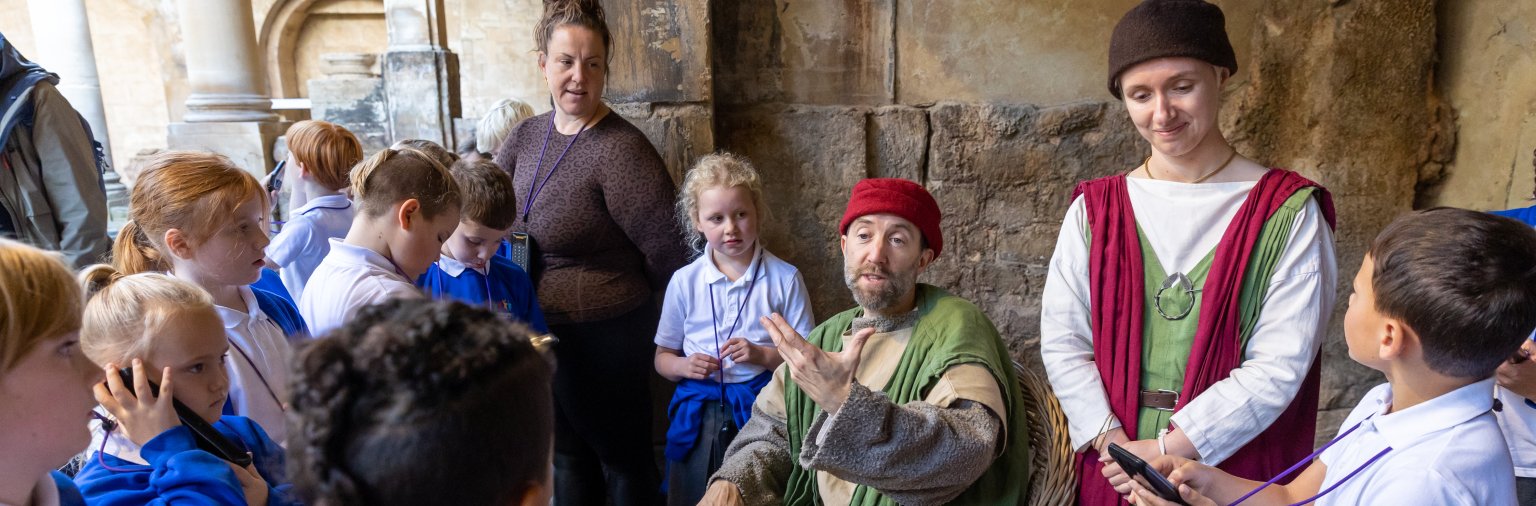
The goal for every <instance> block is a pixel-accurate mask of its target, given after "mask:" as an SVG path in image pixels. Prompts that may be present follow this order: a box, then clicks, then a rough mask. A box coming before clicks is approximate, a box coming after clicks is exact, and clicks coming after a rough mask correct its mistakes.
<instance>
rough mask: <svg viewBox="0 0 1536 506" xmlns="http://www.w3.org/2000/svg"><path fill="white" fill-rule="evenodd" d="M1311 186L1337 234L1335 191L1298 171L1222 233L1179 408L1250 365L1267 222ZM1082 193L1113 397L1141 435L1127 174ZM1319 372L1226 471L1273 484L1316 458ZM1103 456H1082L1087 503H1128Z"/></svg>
mask: <svg viewBox="0 0 1536 506" xmlns="http://www.w3.org/2000/svg"><path fill="white" fill-rule="evenodd" d="M1309 186H1310V187H1315V188H1317V190H1316V192H1315V193H1314V195H1315V196H1316V197H1317V201H1318V204H1319V207H1321V208H1322V210H1323V217H1324V219H1325V220H1327V222H1328V226H1329V227H1333V226H1334V221H1335V216H1334V209H1333V199H1332V197H1331V196H1330V195H1329V194H1328V191H1327V190H1326V189H1324V188H1323V187H1322V186H1321V185H1318V184H1317V183H1314V182H1312V181H1309V180H1307V179H1306V178H1304V177H1301V176H1300V175H1298V174H1296V173H1294V172H1291V171H1288V170H1283V169H1273V170H1270V171H1269V172H1267V173H1265V174H1264V176H1263V177H1262V178H1260V179H1259V182H1258V184H1257V185H1255V186H1254V187H1253V189H1252V190H1250V191H1249V193H1248V198H1247V199H1246V200H1244V201H1243V204H1242V206H1241V207H1239V208H1238V212H1237V215H1236V216H1234V217H1233V218H1232V222H1231V223H1230V224H1229V225H1228V226H1227V229H1226V232H1225V233H1223V234H1222V237H1221V242H1220V243H1219V244H1218V245H1217V246H1216V253H1215V257H1214V258H1212V263H1211V270H1210V274H1209V275H1208V276H1207V277H1206V281H1205V285H1204V286H1203V287H1202V297H1203V298H1202V300H1201V303H1200V321H1199V323H1198V324H1197V326H1196V331H1195V339H1194V344H1193V346H1192V347H1191V349H1190V360H1189V368H1188V369H1187V370H1186V372H1185V376H1184V386H1183V389H1182V391H1181V392H1180V394H1179V405H1178V406H1176V408H1175V410H1177V409H1182V408H1183V407H1184V404H1185V403H1187V402H1188V401H1189V400H1190V399H1194V398H1195V397H1197V396H1199V395H1200V394H1201V393H1203V392H1205V390H1206V389H1207V388H1209V387H1210V386H1211V385H1212V384H1215V383H1216V382H1217V381H1221V380H1222V379H1225V378H1226V377H1227V376H1228V375H1230V374H1231V372H1232V370H1233V369H1236V368H1237V367H1238V366H1239V365H1241V364H1242V361H1243V348H1242V342H1241V335H1240V329H1239V320H1240V319H1241V314H1240V313H1239V310H1238V303H1239V295H1240V294H1241V291H1242V286H1241V285H1242V281H1243V272H1244V271H1245V270H1246V269H1247V268H1248V262H1249V259H1250V258H1251V257H1252V253H1253V248H1254V245H1255V243H1256V242H1257V241H1258V238H1259V234H1260V233H1261V231H1262V230H1263V228H1264V223H1265V221H1267V220H1268V219H1269V218H1270V216H1271V215H1272V214H1274V212H1275V210H1276V209H1279V207H1280V205H1281V204H1282V203H1284V202H1285V200H1286V199H1288V198H1290V197H1291V195H1293V194H1295V192H1296V191H1297V190H1300V189H1302V188H1305V187H1309ZM1077 195H1082V196H1083V203H1084V205H1085V207H1086V211H1087V218H1088V229H1089V232H1090V236H1091V237H1092V240H1091V242H1090V246H1089V251H1088V282H1089V302H1090V305H1091V307H1092V308H1093V312H1092V314H1091V315H1090V325H1091V327H1092V329H1093V348H1094V349H1093V355H1094V360H1095V361H1096V362H1097V366H1098V369H1099V376H1100V377H1101V378H1102V379H1103V381H1104V388H1105V390H1106V392H1105V393H1106V394H1108V396H1109V403H1110V410H1111V411H1112V412H1113V413H1114V415H1115V417H1116V418H1117V419H1119V420H1120V422H1121V424H1122V425H1123V426H1124V428H1125V431H1126V433H1127V434H1129V435H1131V436H1132V437H1135V434H1136V421H1137V411H1138V408H1139V406H1138V396H1137V394H1138V393H1139V392H1140V390H1141V385H1140V383H1141V337H1142V319H1143V314H1142V313H1143V308H1144V305H1143V304H1144V303H1143V297H1144V296H1145V295H1144V293H1145V292H1144V290H1145V287H1144V277H1145V276H1144V273H1143V270H1142V269H1143V266H1142V262H1141V257H1142V252H1141V243H1140V240H1139V239H1138V238H1137V235H1136V216H1135V213H1134V211H1133V210H1132V209H1131V199H1130V196H1129V194H1128V193H1126V182H1125V176H1124V175H1118V176H1110V177H1105V178H1100V179H1095V180H1092V181H1085V182H1083V183H1080V184H1079V185H1078V186H1077V188H1076V189H1075V190H1073V198H1074V199H1075V198H1076V197H1077ZM1329 288H1331V287H1329ZM1319 365H1320V364H1318V361H1317V360H1315V359H1314V360H1313V364H1312V369H1311V370H1310V371H1308V373H1307V377H1306V379H1305V380H1304V381H1303V383H1302V385H1301V390H1300V391H1298V392H1297V395H1296V397H1295V398H1294V399H1292V401H1291V404H1290V405H1289V406H1288V407H1287V408H1286V409H1285V411H1284V412H1282V413H1281V415H1280V418H1279V419H1277V420H1276V421H1275V423H1273V424H1271V425H1270V426H1269V428H1267V429H1265V430H1264V431H1263V432H1262V433H1260V434H1259V435H1258V436H1257V437H1255V438H1254V439H1253V440H1252V441H1250V442H1249V443H1248V444H1247V445H1246V446H1244V447H1243V448H1242V449H1240V450H1238V451H1237V453H1235V454H1233V455H1232V456H1231V457H1230V458H1228V459H1227V460H1226V461H1224V462H1223V463H1222V464H1221V466H1219V467H1220V468H1221V469H1223V470H1225V471H1227V472H1229V473H1232V474H1234V475H1237V476H1241V477H1244V478H1248V479H1255V480H1260V481H1263V480H1268V479H1269V478H1270V477H1272V476H1274V475H1275V474H1278V473H1279V472H1280V471H1283V470H1285V468H1286V467H1289V466H1290V465H1291V464H1293V463H1295V462H1296V461H1298V460H1300V459H1302V458H1304V457H1306V456H1307V455H1308V454H1310V452H1311V449H1312V438H1313V435H1314V433H1315V431H1316V423H1317V422H1316V413H1317V394H1318V378H1319V374H1318V373H1319V370H1320V369H1319ZM1069 416H1070V415H1069ZM1098 459H1099V456H1098V452H1095V451H1093V450H1091V449H1090V450H1088V451H1087V452H1085V453H1083V454H1082V455H1080V456H1079V460H1078V473H1079V479H1078V503H1079V504H1084V505H1114V504H1121V498H1120V495H1119V494H1116V493H1115V491H1114V489H1113V488H1111V487H1110V486H1109V482H1108V481H1107V480H1105V479H1104V478H1103V474H1102V472H1101V468H1102V465H1101V464H1100V463H1099V461H1098Z"/></svg>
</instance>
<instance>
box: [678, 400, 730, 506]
mask: <svg viewBox="0 0 1536 506" xmlns="http://www.w3.org/2000/svg"><path fill="white" fill-rule="evenodd" d="M728 409H729V408H728V407H727V406H726V405H725V404H722V403H719V402H708V403H705V405H704V409H703V410H701V412H700V415H702V417H703V420H702V421H701V422H700V425H699V439H698V440H696V441H694V443H693V449H692V450H689V451H688V456H687V457H683V461H682V462H667V466H668V467H667V505H668V506H694V505H696V504H698V503H699V500H701V499H704V492H705V491H706V490H708V489H709V477H710V476H711V475H713V474H715V471H717V470H719V469H720V464H722V463H723V462H724V461H725V449H726V447H727V446H730V444H731V442H730V441H728V440H727V439H726V437H725V436H724V435H723V434H722V433H721V431H720V427H721V426H723V425H726V424H730V426H731V427H735V426H736V422H735V421H734V420H731V414H730V411H728Z"/></svg>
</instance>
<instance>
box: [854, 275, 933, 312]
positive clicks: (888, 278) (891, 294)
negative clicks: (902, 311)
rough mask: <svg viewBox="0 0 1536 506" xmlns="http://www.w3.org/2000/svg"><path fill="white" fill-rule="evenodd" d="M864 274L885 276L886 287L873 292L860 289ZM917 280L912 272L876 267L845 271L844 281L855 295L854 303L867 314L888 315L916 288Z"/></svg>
mask: <svg viewBox="0 0 1536 506" xmlns="http://www.w3.org/2000/svg"><path fill="white" fill-rule="evenodd" d="M864 274H878V275H881V276H885V283H884V285H885V287H884V288H880V289H875V290H872V291H866V290H864V289H863V288H860V287H859V285H858V281H859V276H862V275H864ZM916 280H917V276H916V275H915V274H913V273H911V272H894V271H889V270H886V269H881V268H879V267H875V266H868V267H864V268H862V269H860V268H855V267H846V268H844V269H843V281H844V283H845V284H847V285H848V291H849V292H850V293H852V294H853V301H854V302H856V303H858V305H859V307H862V308H864V310H865V311H866V312H871V311H872V312H876V313H881V314H884V313H886V312H887V310H889V309H891V308H893V307H895V306H896V304H899V303H900V302H901V297H902V296H903V295H906V293H907V291H908V290H911V289H912V288H913V287H914V286H916V284H917V281H916Z"/></svg>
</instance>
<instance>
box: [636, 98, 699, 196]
mask: <svg viewBox="0 0 1536 506" xmlns="http://www.w3.org/2000/svg"><path fill="white" fill-rule="evenodd" d="M612 107H613V110H614V111H615V112H617V113H619V115H621V116H624V119H627V120H629V122H630V123H633V124H634V125H635V127H636V128H639V129H640V131H641V132H644V133H645V136H646V137H647V138H649V139H650V140H651V144H654V145H656V151H658V152H660V153H661V159H662V161H664V162H666V164H667V172H668V173H669V174H671V176H672V180H673V181H675V182H678V183H681V182H682V181H683V175H684V174H686V173H687V172H688V169H689V168H690V167H692V166H693V163H694V162H696V161H698V159H699V157H702V156H704V155H707V154H710V153H713V152H714V151H715V134H714V113H713V112H712V111H710V108H709V107H708V106H706V105H703V104H651V103H630V104H613V105H612Z"/></svg>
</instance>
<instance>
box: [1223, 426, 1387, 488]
mask: <svg viewBox="0 0 1536 506" xmlns="http://www.w3.org/2000/svg"><path fill="white" fill-rule="evenodd" d="M1371 416H1376V415H1371ZM1370 419H1371V417H1366V419H1365V420H1370ZM1365 420H1361V421H1359V422H1358V423H1356V424H1355V426H1354V427H1350V428H1349V430H1346V431H1344V433H1343V434H1339V435H1338V436H1335V437H1334V438H1333V440H1332V441H1329V442H1328V444H1325V445H1323V447H1322V448H1318V449H1317V451H1315V452H1312V455H1308V456H1307V458H1304V459H1301V462H1297V463H1296V464H1295V465H1293V466H1291V468H1290V469H1286V470H1285V471H1284V472H1282V473H1280V474H1278V475H1276V476H1275V477H1274V478H1270V479H1269V481H1266V482H1264V484H1263V485H1259V486H1258V488H1255V489H1253V490H1252V491H1249V492H1248V493H1247V494H1244V495H1243V496H1242V497H1239V498H1237V500H1236V501H1232V504H1228V505H1227V506H1237V505H1238V504H1240V503H1242V502H1243V501H1246V500H1248V498H1249V497H1253V496H1254V494H1257V493H1259V491H1260V490H1264V489H1265V488H1267V487H1269V486H1270V485H1274V484H1275V482H1278V481H1280V479H1281V478H1284V477H1286V476H1290V474H1291V473H1294V472H1296V470H1297V469H1301V466H1303V465H1306V464H1309V463H1311V462H1312V460H1314V459H1316V458H1317V457H1318V456H1319V455H1322V454H1323V451H1324V450H1327V449H1328V447H1330V446H1333V444H1334V443H1337V442H1339V440H1341V439H1344V436H1348V435H1349V433H1351V432H1354V431H1355V429H1358V428H1360V425H1362V424H1364V423H1365ZM1390 451H1392V447H1390V446H1388V447H1386V449H1383V450H1381V452H1379V453H1377V454H1376V455H1375V456H1373V457H1371V458H1370V460H1367V461H1365V463H1364V464H1360V467H1357V468H1355V470H1354V471H1350V472H1349V474H1348V475H1345V476H1344V478H1343V479H1341V480H1339V481H1336V482H1334V483H1333V485H1329V486H1328V488H1327V489H1324V490H1323V491H1322V492H1318V493H1317V495H1314V496H1312V497H1309V498H1307V499H1306V500H1304V501H1301V502H1299V503H1295V504H1292V505H1290V506H1301V505H1303V504H1307V503H1310V502H1312V501H1316V500H1318V499H1319V498H1321V497H1323V496H1325V495H1328V493H1329V492H1332V491H1333V489H1336V488H1339V485H1343V484H1344V482H1346V481H1349V479H1350V478H1354V477H1355V475H1357V474H1360V471H1364V470H1365V468H1367V467H1370V466H1371V464H1375V463H1376V461H1377V460H1380V459H1381V458H1382V457H1383V456H1385V455H1386V454H1387V452H1390Z"/></svg>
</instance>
